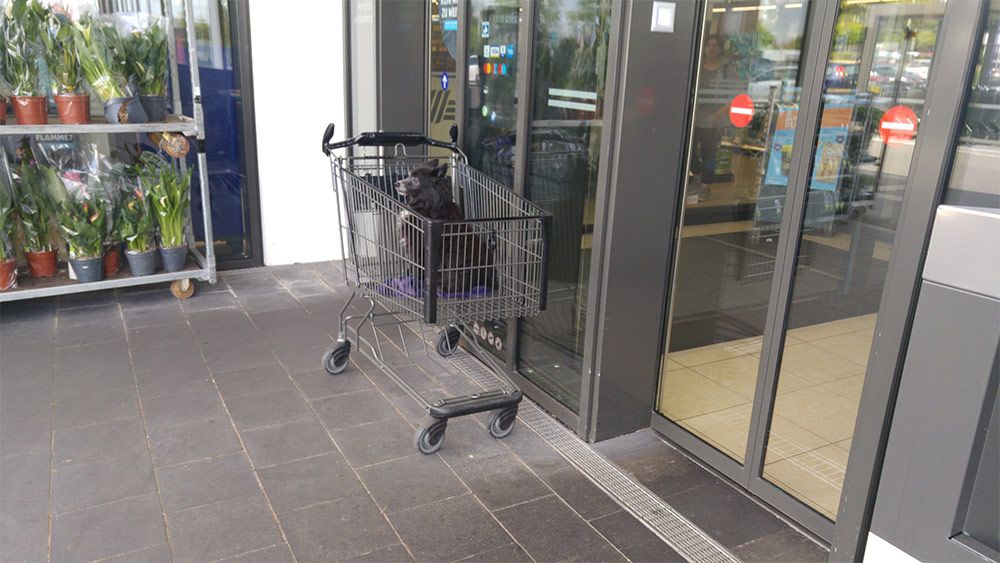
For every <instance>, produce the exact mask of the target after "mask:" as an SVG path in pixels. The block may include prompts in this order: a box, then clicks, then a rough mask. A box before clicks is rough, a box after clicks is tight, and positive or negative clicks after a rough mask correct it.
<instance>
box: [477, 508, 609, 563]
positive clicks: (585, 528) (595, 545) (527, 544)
mask: <svg viewBox="0 0 1000 563" xmlns="http://www.w3.org/2000/svg"><path fill="white" fill-rule="evenodd" d="M495 514H496V517H497V518H498V519H499V520H500V521H501V522H503V525H504V526H505V527H506V528H507V530H509V531H510V533H511V534H513V535H514V537H515V538H517V541H518V542H519V543H520V544H521V545H522V546H524V548H525V549H526V550H527V551H528V554H529V555H531V556H532V557H533V558H535V559H536V560H539V561H555V560H557V559H558V560H565V559H572V558H573V557H577V556H581V555H585V554H587V553H590V552H593V551H595V550H598V549H602V548H604V547H605V546H607V545H609V544H608V542H607V541H606V540H605V539H604V538H602V537H601V536H600V534H598V533H597V532H596V531H595V530H594V529H593V528H591V527H590V526H589V525H588V524H587V522H586V521H585V520H583V519H582V518H580V517H579V516H577V515H576V514H574V513H573V511H572V510H570V508H569V506H567V505H566V504H565V503H564V502H562V501H561V500H560V499H558V498H556V497H545V498H542V499H538V500H533V501H531V502H528V503H524V504H519V505H517V506H512V507H510V508H507V509H504V510H500V511H497V512H496V513H495Z"/></svg>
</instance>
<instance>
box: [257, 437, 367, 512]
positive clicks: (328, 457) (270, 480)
mask: <svg viewBox="0 0 1000 563" xmlns="http://www.w3.org/2000/svg"><path fill="white" fill-rule="evenodd" d="M257 474H258V475H259V476H260V481H261V483H263V484H264V490H265V491H267V498H268V499H269V500H270V501H271V505H272V506H274V510H275V511H277V512H279V513H281V512H288V511H290V510H295V509H298V508H302V507H305V506H309V505H313V504H319V503H321V502H328V501H334V500H338V499H342V498H347V497H352V496H366V495H367V493H366V491H365V489H364V487H362V485H361V481H358V478H357V476H355V474H354V471H353V470H352V469H351V467H350V466H349V465H348V464H347V461H346V460H344V457H343V456H342V455H340V454H339V453H337V452H331V453H328V454H324V455H320V456H316V457H310V458H307V459H301V460H298V461H290V462H288V463H282V464H280V465H272V466H271V467H264V468H261V469H258V470H257Z"/></svg>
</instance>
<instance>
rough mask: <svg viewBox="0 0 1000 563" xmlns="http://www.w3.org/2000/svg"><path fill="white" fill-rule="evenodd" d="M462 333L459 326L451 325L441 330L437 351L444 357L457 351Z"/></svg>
mask: <svg viewBox="0 0 1000 563" xmlns="http://www.w3.org/2000/svg"><path fill="white" fill-rule="evenodd" d="M461 336H462V333H460V332H459V331H458V329H457V328H455V327H453V326H449V327H447V328H445V329H442V330H441V333H440V334H439V335H438V343H437V352H438V354H439V355H440V356H441V357H442V358H447V357H448V356H450V355H452V354H454V353H455V347H457V346H458V339H459V338H461Z"/></svg>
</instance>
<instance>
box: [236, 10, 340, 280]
mask: <svg viewBox="0 0 1000 563" xmlns="http://www.w3.org/2000/svg"><path fill="white" fill-rule="evenodd" d="M343 1H344V0H324V1H322V2H319V1H311V2H299V3H298V4H299V6H298V7H293V6H290V5H289V4H288V3H287V2H277V1H275V0H250V4H249V5H250V33H251V54H252V59H253V88H254V96H255V97H254V103H255V108H254V109H255V117H256V121H257V152H258V163H257V167H258V174H259V177H260V207H261V229H262V235H263V247H264V263H265V264H267V265H276V264H291V263H296V262H315V261H321V260H332V259H339V258H341V256H340V245H339V244H338V243H337V230H338V228H339V221H338V213H337V212H336V209H335V200H334V195H333V191H332V184H331V178H330V166H329V161H328V160H327V158H326V157H325V156H323V154H322V153H321V152H320V139H321V138H322V135H323V129H324V128H325V127H326V124H327V123H328V122H331V121H332V122H334V123H337V124H338V125H340V127H338V129H339V134H338V135H337V136H336V138H340V137H341V136H342V135H343V133H344V128H343V126H342V125H343V123H344V119H345V117H344V81H345V80H346V73H345V65H344V48H343V46H344V41H343V38H344V36H343V33H344V25H343V13H344V11H343Z"/></svg>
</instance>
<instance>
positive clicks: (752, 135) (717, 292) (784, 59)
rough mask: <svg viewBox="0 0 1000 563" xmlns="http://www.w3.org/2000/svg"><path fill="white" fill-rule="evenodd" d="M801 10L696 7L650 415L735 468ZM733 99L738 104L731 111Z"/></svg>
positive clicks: (784, 152) (793, 103)
mask: <svg viewBox="0 0 1000 563" xmlns="http://www.w3.org/2000/svg"><path fill="white" fill-rule="evenodd" d="M806 11H807V6H806V5H805V3H803V2H772V1H760V2H742V3H740V5H739V6H733V5H732V3H731V2H729V1H728V0H718V1H713V2H712V3H711V4H710V5H709V7H708V9H706V20H705V28H704V31H703V37H704V38H705V39H704V41H703V44H702V50H701V58H700V61H699V73H698V87H697V90H696V92H695V109H694V123H693V131H692V138H691V150H690V155H691V156H690V161H689V165H688V175H687V182H686V185H685V191H684V211H683V216H682V220H681V227H680V241H679V243H678V250H677V257H676V262H675V266H674V280H673V291H672V292H671V303H672V308H671V311H670V324H669V327H668V342H667V346H666V348H667V359H666V361H665V362H664V366H663V373H662V376H661V382H660V398H659V404H658V410H659V412H660V413H662V414H664V415H665V416H667V417H668V418H669V419H670V420H672V421H674V422H676V423H677V424H679V425H681V426H682V427H684V428H685V429H687V430H689V431H690V432H692V433H694V434H695V435H697V436H699V437H700V438H702V439H703V440H705V441H707V442H708V443H709V444H711V445H712V446H714V447H716V448H718V449H719V450H720V451H722V452H724V453H725V454H726V455H728V456H730V457H732V458H734V459H736V460H737V461H740V462H742V461H743V459H744V454H745V450H746V444H747V437H748V431H749V430H748V429H749V425H750V413H751V410H752V406H753V399H754V389H755V385H756V381H757V372H758V364H759V363H760V350H761V345H762V339H761V335H762V334H763V332H764V319H765V317H766V315H767V308H768V298H769V294H770V289H771V280H772V278H773V277H774V263H775V249H776V246H777V241H778V230H779V225H780V222H781V212H782V206H783V203H784V198H785V191H786V190H787V189H788V173H789V162H790V158H791V152H792V147H793V145H794V141H795V139H794V135H795V122H796V117H797V112H798V105H797V104H798V97H799V89H798V84H799V74H800V72H799V71H800V69H799V58H800V55H801V51H800V49H801V47H802V42H803V33H804V31H805V22H806ZM735 98H740V99H741V100H743V101H747V102H748V103H747V104H746V105H738V106H737V110H736V111H730V104H731V103H732V102H733V100H734V99H735ZM811 228H822V224H821V223H817V224H816V225H815V226H812V227H811Z"/></svg>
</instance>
